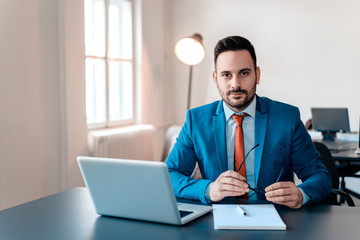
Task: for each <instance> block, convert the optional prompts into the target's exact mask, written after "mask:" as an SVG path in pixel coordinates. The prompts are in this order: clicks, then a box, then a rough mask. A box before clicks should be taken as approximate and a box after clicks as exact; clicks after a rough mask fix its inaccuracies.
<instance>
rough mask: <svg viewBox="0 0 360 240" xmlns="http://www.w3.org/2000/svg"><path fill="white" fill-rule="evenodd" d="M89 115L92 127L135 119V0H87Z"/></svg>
mask: <svg viewBox="0 0 360 240" xmlns="http://www.w3.org/2000/svg"><path fill="white" fill-rule="evenodd" d="M84 9H85V57H86V58H85V78H86V118H87V123H88V126H89V128H95V127H107V126H113V125H119V124H123V123H129V122H132V121H133V119H134V116H133V115H134V77H133V72H134V71H133V67H134V62H133V17H132V13H133V10H132V9H133V6H132V1H131V0H85V7H84Z"/></svg>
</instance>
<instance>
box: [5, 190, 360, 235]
mask: <svg viewBox="0 0 360 240" xmlns="http://www.w3.org/2000/svg"><path fill="white" fill-rule="evenodd" d="M277 209H278V212H279V214H280V216H281V218H282V219H283V220H284V222H285V223H286V225H287V228H288V230H286V231H226V230H214V224H213V215H212V213H209V214H207V215H205V216H202V217H200V218H198V219H196V220H194V221H192V222H190V223H188V224H186V225H184V226H172V225H164V224H158V223H150V222H141V221H134V220H126V219H121V218H112V217H102V216H99V215H97V214H96V213H95V211H94V208H93V205H92V202H91V199H90V196H89V194H88V191H87V189H86V188H74V189H71V190H68V191H64V192H61V193H58V194H54V195H51V196H48V197H45V198H41V199H38V200H35V201H32V202H28V203H25V204H22V205H19V206H16V207H13V208H9V209H5V210H3V211H0V239H6V240H14V239H27V240H31V239H36V240H42V239H46V240H48V239H52V240H54V239H66V240H72V239H76V240H82V239H87V240H88V239H101V240H106V239H179V240H180V239H189V240H191V239H194V240H195V239H196V240H199V239H207V240H208V239H221V240H224V239H252V240H256V239H261V240H263V239H277V240H281V239H291V240H297V239H299V240H304V239H316V240H321V239H327V240H328V239H347V240H348V239H349V240H351V239H358V238H359V236H360V228H359V221H358V220H359V216H360V208H349V207H344V206H326V205H318V206H311V207H304V208H302V209H298V210H292V209H289V208H287V207H283V206H277Z"/></svg>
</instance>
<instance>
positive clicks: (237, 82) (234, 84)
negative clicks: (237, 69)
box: [232, 75, 241, 90]
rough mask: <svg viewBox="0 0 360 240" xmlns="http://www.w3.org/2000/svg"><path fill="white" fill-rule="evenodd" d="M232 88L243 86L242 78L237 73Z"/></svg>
mask: <svg viewBox="0 0 360 240" xmlns="http://www.w3.org/2000/svg"><path fill="white" fill-rule="evenodd" d="M232 88H233V89H235V90H236V89H239V88H241V81H240V78H239V77H238V76H236V75H235V76H234V77H233V79H232Z"/></svg>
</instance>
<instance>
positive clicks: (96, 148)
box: [88, 124, 156, 161]
mask: <svg viewBox="0 0 360 240" xmlns="http://www.w3.org/2000/svg"><path fill="white" fill-rule="evenodd" d="M155 132H156V129H155V127H154V126H153V125H149V124H142V125H134V126H128V127H121V128H112V129H106V130H93V131H90V132H89V133H88V145H89V153H90V155H91V156H94V157H108V158H124V159H138V160H150V161H153V160H154V139H155Z"/></svg>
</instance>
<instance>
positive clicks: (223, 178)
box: [209, 170, 249, 202]
mask: <svg viewBox="0 0 360 240" xmlns="http://www.w3.org/2000/svg"><path fill="white" fill-rule="evenodd" d="M245 180H246V178H245V177H243V176H241V175H240V174H239V173H237V172H235V171H232V170H229V171H226V172H223V173H222V174H221V175H220V176H219V177H218V178H217V179H216V180H215V182H214V183H213V184H212V185H211V188H210V192H209V195H210V199H211V201H213V202H218V201H220V200H222V199H223V198H225V197H230V196H241V195H244V194H245V193H247V192H249V185H248V184H247V183H246V182H245Z"/></svg>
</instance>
